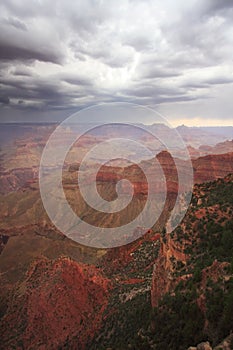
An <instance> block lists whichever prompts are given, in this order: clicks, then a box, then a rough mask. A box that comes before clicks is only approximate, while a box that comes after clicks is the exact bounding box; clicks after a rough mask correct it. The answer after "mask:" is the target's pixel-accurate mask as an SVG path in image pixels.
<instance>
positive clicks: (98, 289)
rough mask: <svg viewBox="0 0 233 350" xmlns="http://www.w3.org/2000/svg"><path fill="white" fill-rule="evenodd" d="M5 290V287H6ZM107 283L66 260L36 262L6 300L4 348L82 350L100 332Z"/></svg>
mask: <svg viewBox="0 0 233 350" xmlns="http://www.w3.org/2000/svg"><path fill="white" fill-rule="evenodd" d="M8 288H9V287H8ZM109 288H110V282H109V280H108V279H107V278H106V277H104V276H103V275H102V273H101V272H100V270H99V269H97V268H96V267H94V266H91V265H84V264H81V263H77V262H75V261H72V260H71V259H69V258H59V259H57V260H49V259H44V258H41V259H40V260H37V261H35V262H33V263H32V265H31V267H30V269H29V270H28V271H27V273H26V276H25V279H23V280H21V281H20V282H18V283H17V284H16V285H15V287H14V288H13V290H10V292H9V293H10V294H9V295H8V296H7V295H6V291H2V292H1V297H2V298H3V297H5V298H7V309H6V310H5V314H4V316H3V317H2V319H1V323H0V329H1V334H2V336H1V344H2V345H4V349H13V348H17V349H21V348H24V349H41V350H42V349H44V350H47V349H55V348H56V349H58V348H66V347H67V348H69V349H74V350H76V349H80V350H82V349H84V348H85V344H86V343H87V341H88V340H90V339H91V338H92V337H93V335H94V334H95V332H96V331H98V329H99V328H100V325H101V323H102V319H103V312H104V310H105V308H106V305H107V303H108V294H109Z"/></svg>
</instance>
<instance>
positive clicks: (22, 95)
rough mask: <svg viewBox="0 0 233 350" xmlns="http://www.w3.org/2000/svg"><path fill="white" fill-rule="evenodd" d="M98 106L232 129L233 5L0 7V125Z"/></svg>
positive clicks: (206, 0) (11, 2)
mask: <svg viewBox="0 0 233 350" xmlns="http://www.w3.org/2000/svg"><path fill="white" fill-rule="evenodd" d="M103 102H131V103H136V104H139V105H143V106H149V107H150V108H153V109H155V110H156V111H158V112H159V113H161V114H162V115H163V116H165V117H166V118H167V120H168V121H169V122H170V123H171V124H172V125H174V126H177V125H180V124H186V125H189V126H192V125H194V126H198V125H233V1H232V0H221V1H219V0H189V1H183V0H175V1H174V0H163V1H160V0H119V1H116V0H77V1H73V0H65V1H61V0H60V1H59V0H40V1H39V0H37V1H36V0H24V1H22V0H1V3H0V122H14V121H35V122H43V121H62V120H64V119H65V118H67V117H68V116H69V115H70V114H72V113H74V112H76V111H78V110H80V109H82V108H85V107H88V106H92V105H96V104H99V103H103Z"/></svg>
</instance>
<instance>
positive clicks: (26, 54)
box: [0, 38, 61, 63]
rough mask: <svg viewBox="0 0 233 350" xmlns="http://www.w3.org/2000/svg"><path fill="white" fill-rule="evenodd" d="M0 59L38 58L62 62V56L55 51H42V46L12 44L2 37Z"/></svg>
mask: <svg viewBox="0 0 233 350" xmlns="http://www.w3.org/2000/svg"><path fill="white" fill-rule="evenodd" d="M0 60H38V61H44V62H53V63H60V62H61V57H59V55H56V53H54V52H42V51H40V48H34V49H31V48H27V47H20V46H16V45H15V46H12V45H11V44H10V43H5V42H1V38H0Z"/></svg>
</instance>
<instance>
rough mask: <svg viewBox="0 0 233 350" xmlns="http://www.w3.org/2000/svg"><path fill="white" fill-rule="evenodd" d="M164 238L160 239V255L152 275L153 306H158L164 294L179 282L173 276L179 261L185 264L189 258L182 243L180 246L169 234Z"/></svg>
mask: <svg viewBox="0 0 233 350" xmlns="http://www.w3.org/2000/svg"><path fill="white" fill-rule="evenodd" d="M164 238H165V239H164ZM164 238H163V237H161V239H160V251H159V256H158V259H157V260H156V262H155V264H154V270H153V275H152V287H151V304H152V307H153V308H154V307H157V306H158V303H159V300H160V299H161V298H162V296H163V295H165V294H166V293H168V292H169V291H170V290H171V289H172V288H174V286H175V285H176V284H177V283H178V282H179V280H178V279H176V278H174V277H173V271H174V270H175V266H176V263H177V261H180V262H182V263H184V264H185V262H186V260H187V255H186V254H185V253H184V252H183V248H182V246H181V245H179V246H178V245H177V242H174V241H173V240H172V239H171V237H170V236H169V235H166V237H164ZM175 243H176V244H175ZM175 261H176V263H175Z"/></svg>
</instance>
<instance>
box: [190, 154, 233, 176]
mask: <svg viewBox="0 0 233 350" xmlns="http://www.w3.org/2000/svg"><path fill="white" fill-rule="evenodd" d="M193 169H194V182H195V183H203V182H206V181H213V180H216V179H218V178H223V177H224V176H226V175H228V174H230V173H233V152H231V153H226V154H218V155H216V154H212V155H208V156H205V157H200V158H198V159H195V160H193Z"/></svg>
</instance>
